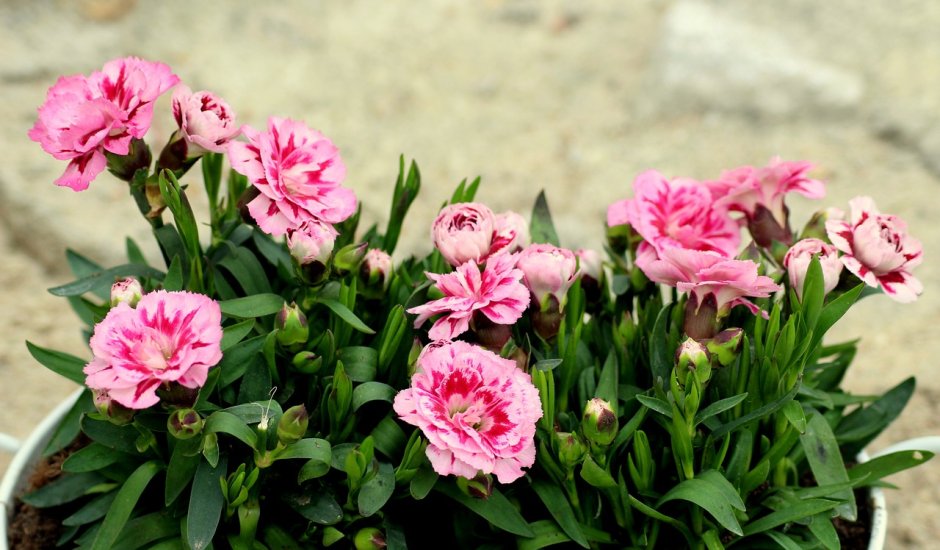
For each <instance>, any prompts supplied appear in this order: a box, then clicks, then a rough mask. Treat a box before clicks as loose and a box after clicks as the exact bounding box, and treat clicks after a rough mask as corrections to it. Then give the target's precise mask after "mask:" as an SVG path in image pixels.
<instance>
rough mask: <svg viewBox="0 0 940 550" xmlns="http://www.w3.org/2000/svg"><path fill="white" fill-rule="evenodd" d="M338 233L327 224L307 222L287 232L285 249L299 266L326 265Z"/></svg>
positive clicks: (315, 221)
mask: <svg viewBox="0 0 940 550" xmlns="http://www.w3.org/2000/svg"><path fill="white" fill-rule="evenodd" d="M337 236H339V233H338V232H337V231H336V229H335V228H334V227H333V226H332V225H330V224H328V223H323V222H321V221H317V220H307V221H305V222H304V223H302V224H300V227H298V228H297V229H290V230H288V232H287V248H288V250H290V255H291V256H292V257H293V258H294V259H295V260H296V261H297V263H298V264H300V265H307V264H309V263H313V262H320V263H322V264H326V262H327V261H329V259H330V255H332V254H333V246H334V245H335V244H336V237H337Z"/></svg>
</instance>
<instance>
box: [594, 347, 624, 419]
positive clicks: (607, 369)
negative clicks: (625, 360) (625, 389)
mask: <svg viewBox="0 0 940 550" xmlns="http://www.w3.org/2000/svg"><path fill="white" fill-rule="evenodd" d="M619 372H620V366H619V365H618V364H617V355H616V354H615V353H614V352H613V351H611V352H609V353H608V354H607V359H606V360H605V361H604V366H603V368H601V376H600V379H599V380H598V382H597V388H595V390H594V397H600V398H601V399H603V400H604V401H607V402H608V403H610V406H611V407H613V409H614V413H615V414H616V413H617V411H618V410H619V409H620V407H619V406H618V401H617V391H618V389H619V387H620V382H619V379H618V374H619Z"/></svg>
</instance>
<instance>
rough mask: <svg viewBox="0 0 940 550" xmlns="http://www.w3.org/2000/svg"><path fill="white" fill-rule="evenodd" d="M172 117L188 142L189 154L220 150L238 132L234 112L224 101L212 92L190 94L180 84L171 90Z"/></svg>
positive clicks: (239, 131)
mask: <svg viewBox="0 0 940 550" xmlns="http://www.w3.org/2000/svg"><path fill="white" fill-rule="evenodd" d="M173 118H174V119H176V124H177V125H178V126H179V129H180V135H182V137H183V138H184V139H185V140H186V141H187V142H188V143H189V144H190V147H189V152H188V156H189V157H194V156H197V155H199V154H202V153H204V152H205V151H212V152H213V153H224V152H225V149H226V145H227V144H228V142H229V141H231V140H233V139H235V137H236V136H238V134H240V133H241V128H239V127H238V124H237V123H236V122H235V112H234V111H232V108H231V107H229V104H228V103H226V102H225V100H223V99H222V98H220V97H218V96H217V95H215V94H213V93H212V92H206V91H202V92H196V93H193V91H192V90H190V89H189V88H188V87H186V86H182V85H180V86H177V87H176V90H175V91H174V92H173Z"/></svg>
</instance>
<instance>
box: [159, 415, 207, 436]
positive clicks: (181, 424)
mask: <svg viewBox="0 0 940 550" xmlns="http://www.w3.org/2000/svg"><path fill="white" fill-rule="evenodd" d="M203 424H204V422H203V420H202V417H201V416H199V413H198V412H196V411H194V410H193V409H176V410H174V411H173V412H171V413H170V417H169V418H168V419H167V421H166V427H167V430H169V432H170V435H172V436H173V437H175V438H176V439H190V438H193V437H195V436H197V435H199V434H200V433H201V432H202V427H203Z"/></svg>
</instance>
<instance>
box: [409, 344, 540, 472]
mask: <svg viewBox="0 0 940 550" xmlns="http://www.w3.org/2000/svg"><path fill="white" fill-rule="evenodd" d="M394 408H395V412H396V413H398V415H399V416H400V417H401V419H402V420H404V421H405V422H407V423H409V424H412V425H414V426H417V427H419V428H420V429H421V431H422V432H423V433H424V435H425V437H427V438H428V442H429V445H428V448H427V456H428V459H429V460H430V461H431V466H432V467H433V468H434V471H436V472H437V473H439V474H441V475H457V476H462V477H466V478H473V477H474V476H476V475H477V473H478V472H483V473H486V474H494V475H496V478H497V479H498V480H499V482H500V483H512V482H513V481H515V480H517V479H519V478H520V477H522V476H523V475H524V474H525V472H524V471H523V468H528V467H529V466H532V464H533V463H534V462H535V423H536V422H537V421H538V419H539V418H541V417H542V406H541V402H540V401H539V394H538V390H536V388H535V386H534V385H533V384H532V379H531V378H530V377H529V375H528V374H526V373H525V372H523V371H522V370H520V369H519V368H517V367H516V363H515V361H513V360H511V359H503V358H501V357H499V356H498V355H496V354H495V353H492V352H489V351H487V350H485V349H483V348H480V347H477V346H474V345H471V344H468V343H466V342H446V343H437V344H432V345H430V346H428V347H427V348H425V349H424V351H423V352H422V353H421V356H420V357H419V358H418V363H417V370H416V372H415V374H414V376H413V377H412V378H411V387H410V388H408V389H405V390H402V391H401V392H399V393H398V395H397V396H395V404H394Z"/></svg>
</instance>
